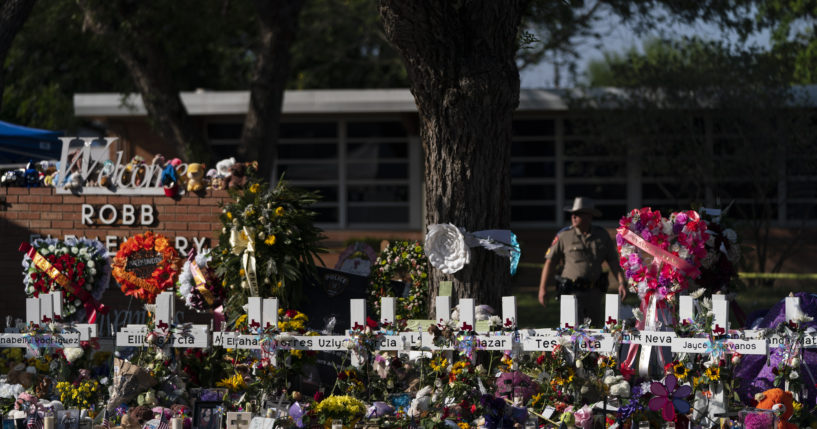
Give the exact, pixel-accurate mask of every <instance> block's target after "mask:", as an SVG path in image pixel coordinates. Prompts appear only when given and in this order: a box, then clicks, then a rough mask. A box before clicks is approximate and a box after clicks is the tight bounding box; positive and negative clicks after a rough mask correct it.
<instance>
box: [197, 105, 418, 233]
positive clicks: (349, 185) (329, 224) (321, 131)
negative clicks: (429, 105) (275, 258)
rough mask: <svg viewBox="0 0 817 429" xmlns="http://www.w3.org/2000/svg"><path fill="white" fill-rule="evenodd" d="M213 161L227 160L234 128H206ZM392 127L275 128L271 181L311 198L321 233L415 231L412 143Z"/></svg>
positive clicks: (300, 124)
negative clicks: (314, 196) (326, 230)
mask: <svg viewBox="0 0 817 429" xmlns="http://www.w3.org/2000/svg"><path fill="white" fill-rule="evenodd" d="M207 129H208V133H209V137H210V141H211V144H212V145H213V147H214V150H215V151H216V153H217V154H219V156H220V157H225V158H226V157H229V156H234V154H235V149H236V147H237V144H238V141H239V138H240V133H241V127H240V125H238V124H209V125H208V128H207ZM416 140H417V139H416V137H414V138H413V137H411V136H409V134H408V132H407V130H406V127H405V126H404V125H403V123H402V122H401V121H398V120H381V121H362V120H352V119H349V120H329V121H293V122H282V123H281V132H280V140H279V144H278V159H277V162H276V165H275V169H276V170H275V175H276V177H277V176H280V175H281V174H283V175H284V179H285V180H286V181H288V182H289V183H290V184H291V185H293V186H298V187H301V188H304V189H309V190H314V191H318V192H319V193H320V195H321V196H322V198H321V200H320V201H319V202H318V203H316V205H315V207H314V208H315V211H316V212H317V218H316V223H317V224H318V225H320V226H322V227H325V228H363V229H365V228H395V229H403V228H415V229H417V228H420V219H419V218H420V205H421V204H420V196H419V192H420V187H421V181H422V179H421V177H420V174H419V171H420V169H419V165H418V164H419V162H420V161H419V159H420V157H419V153H420V148H419V142H418V141H416Z"/></svg>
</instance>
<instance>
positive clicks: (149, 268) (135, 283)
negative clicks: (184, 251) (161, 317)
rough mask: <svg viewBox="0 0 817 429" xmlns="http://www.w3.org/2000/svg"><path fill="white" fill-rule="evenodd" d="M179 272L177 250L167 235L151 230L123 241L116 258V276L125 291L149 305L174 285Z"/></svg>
mask: <svg viewBox="0 0 817 429" xmlns="http://www.w3.org/2000/svg"><path fill="white" fill-rule="evenodd" d="M178 273H179V268H178V253H177V252H176V249H174V248H173V246H171V245H170V243H169V242H168V240H167V238H165V237H164V236H163V235H161V234H154V233H152V232H150V231H148V232H145V233H144V234H136V235H135V236H133V237H131V238H129V239H128V240H127V241H125V242H124V243H122V245H121V246H119V251H118V252H116V256H115V257H114V259H113V276H114V278H115V279H116V281H117V282H119V285H120V287H121V288H122V292H123V293H124V294H125V295H129V296H133V297H135V298H137V299H141V300H143V301H145V302H147V303H148V304H153V303H154V302H155V301H156V295H158V294H159V293H160V292H163V291H165V290H168V289H170V288H172V287H173V285H174V284H175V282H176V278H177V276H178Z"/></svg>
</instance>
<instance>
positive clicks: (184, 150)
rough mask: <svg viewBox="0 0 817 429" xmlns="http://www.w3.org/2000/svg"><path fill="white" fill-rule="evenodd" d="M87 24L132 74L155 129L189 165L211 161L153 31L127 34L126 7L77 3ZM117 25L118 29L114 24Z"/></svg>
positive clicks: (131, 30) (82, 0) (134, 30)
mask: <svg viewBox="0 0 817 429" xmlns="http://www.w3.org/2000/svg"><path fill="white" fill-rule="evenodd" d="M77 3H78V4H79V6H80V8H81V9H82V12H83V16H84V19H85V24H86V26H87V27H88V28H90V29H91V31H93V32H94V33H95V34H96V35H97V36H99V37H102V38H103V39H104V40H106V41H108V44H109V46H110V47H111V48H112V49H113V51H114V52H115V53H116V55H117V56H118V57H119V59H120V60H122V62H123V63H124V64H125V67H127V69H128V71H129V72H130V75H131V78H132V79H133V82H134V84H135V85H136V87H137V88H138V90H139V93H140V94H141V95H142V102H143V103H144V105H145V110H147V113H148V117H149V119H150V124H151V126H152V127H153V129H154V130H155V131H156V132H157V133H158V134H159V136H161V137H162V138H163V139H164V140H166V141H167V142H168V143H169V144H172V145H174V146H175V147H176V149H177V151H178V153H179V154H181V155H182V157H183V158H184V159H185V160H186V161H187V162H204V163H207V164H209V163H210V161H211V159H210V158H211V153H210V147H209V144H208V142H207V140H206V139H205V137H204V134H203V132H202V130H201V129H200V128H199V127H197V126H195V125H194V124H193V123H192V121H191V118H190V115H188V113H187V108H186V107H185V106H184V103H182V99H181V95H180V93H179V88H178V87H177V86H176V83H175V81H174V80H173V77H172V76H173V74H172V71H171V70H170V69H169V67H167V64H169V61H168V60H167V55H168V54H167V53H165V52H163V51H162V49H161V48H160V47H159V43H157V42H156V41H154V40H153V38H152V37H151V34H152V31H151V29H150V28H144V27H141V26H140V24H139V23H131V27H133V28H129V29H128V30H127V31H125V30H123V29H122V27H124V26H123V25H122V23H124V22H127V18H128V13H127V11H125V8H126V7H127V5H123V3H121V2H118V1H114V2H96V1H88V0H78V1H77ZM112 23H117V25H119V28H116V27H115V26H114V24H112Z"/></svg>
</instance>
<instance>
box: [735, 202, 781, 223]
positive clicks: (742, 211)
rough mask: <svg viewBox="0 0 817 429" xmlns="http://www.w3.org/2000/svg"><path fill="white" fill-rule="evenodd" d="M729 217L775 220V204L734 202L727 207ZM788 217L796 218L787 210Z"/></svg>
mask: <svg viewBox="0 0 817 429" xmlns="http://www.w3.org/2000/svg"><path fill="white" fill-rule="evenodd" d="M729 218H730V219H741V220H750V219H751V220H754V219H771V220H772V221H776V220H777V205H768V206H765V205H763V204H752V203H735V204H733V205H732V208H730V209H729ZM789 219H796V217H792V215H791V212H789Z"/></svg>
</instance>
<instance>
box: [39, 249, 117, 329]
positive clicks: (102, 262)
mask: <svg viewBox="0 0 817 429" xmlns="http://www.w3.org/2000/svg"><path fill="white" fill-rule="evenodd" d="M23 247H26V248H27V249H28V252H27V253H26V254H25V256H24V257H23V284H24V285H25V293H26V297H29V298H31V297H35V298H36V297H38V296H39V295H40V294H41V293H49V292H51V291H55V290H61V291H62V292H63V293H64V296H63V308H62V318H63V319H66V320H79V319H82V318H83V317H84V316H86V313H88V311H89V310H90V311H91V312H92V313H93V312H94V311H95V309H99V310H102V306H101V305H99V300H100V299H102V294H103V293H104V292H105V290H106V289H108V283H109V282H110V278H111V262H110V258H108V255H107V250H106V249H105V246H104V245H103V244H102V243H101V242H99V241H98V240H91V239H87V238H79V239H77V238H68V239H66V240H64V241H61V240H57V239H55V238H45V239H42V238H40V239H37V240H34V241H33V242H32V243H31V244H30V245H28V246H23ZM88 316H90V314H89V315H88Z"/></svg>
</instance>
